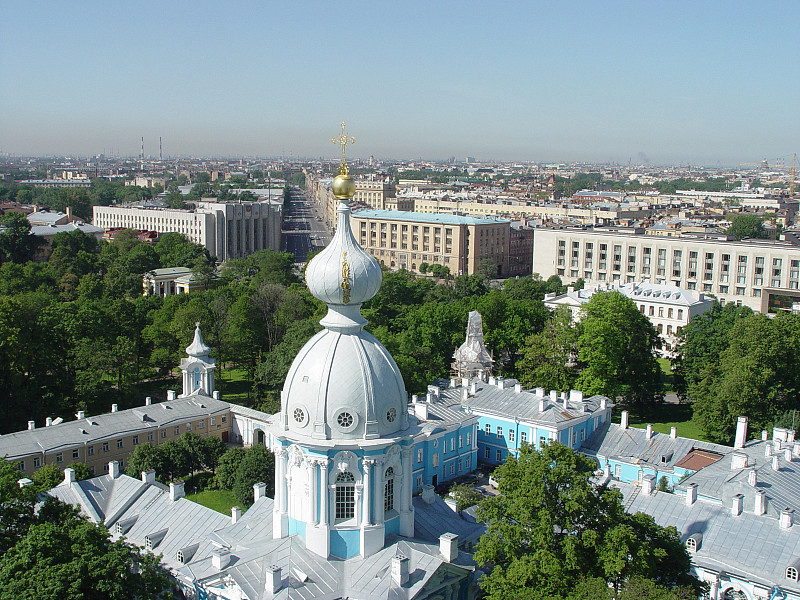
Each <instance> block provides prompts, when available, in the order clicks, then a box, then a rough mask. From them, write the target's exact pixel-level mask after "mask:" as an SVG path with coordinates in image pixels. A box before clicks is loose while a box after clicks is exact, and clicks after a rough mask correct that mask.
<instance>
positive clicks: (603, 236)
mask: <svg viewBox="0 0 800 600" xmlns="http://www.w3.org/2000/svg"><path fill="white" fill-rule="evenodd" d="M533 246H534V248H533V271H534V272H535V273H539V274H541V275H542V277H544V278H545V279H546V278H547V277H550V276H551V275H558V276H559V277H561V278H562V280H564V281H565V282H566V283H573V282H575V281H576V280H578V279H579V278H582V279H583V280H584V281H585V282H587V283H612V284H613V283H620V284H621V283H633V282H635V281H649V282H651V283H656V284H667V285H674V286H676V287H679V288H682V289H685V290H689V291H690V292H702V293H703V294H706V295H709V294H711V295H713V296H715V297H717V298H718V299H719V300H720V302H723V303H725V302H735V303H736V304H738V305H744V306H749V307H750V308H752V309H753V310H754V311H756V312H762V313H766V312H768V311H769V310H771V309H772V310H775V309H778V310H783V309H786V310H790V309H791V302H792V299H794V300H797V299H800V289H798V288H799V287H800V247H798V246H796V245H794V244H792V243H790V242H788V241H772V240H755V239H750V240H741V241H737V240H734V239H730V236H727V235H724V234H723V235H716V236H712V235H708V236H702V237H701V236H698V237H689V236H682V237H679V238H671V237H657V236H656V237H654V236H645V235H644V232H643V230H641V229H636V228H624V229H623V228H609V229H599V228H594V229H572V228H567V229H554V228H539V229H537V230H536V232H535V234H534V241H533Z"/></svg>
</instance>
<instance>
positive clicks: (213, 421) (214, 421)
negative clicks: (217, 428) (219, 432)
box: [211, 417, 217, 425]
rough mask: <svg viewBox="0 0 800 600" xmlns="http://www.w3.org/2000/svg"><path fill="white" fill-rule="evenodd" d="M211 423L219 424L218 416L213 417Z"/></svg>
mask: <svg viewBox="0 0 800 600" xmlns="http://www.w3.org/2000/svg"><path fill="white" fill-rule="evenodd" d="M211 424H212V425H216V424H217V417H211Z"/></svg>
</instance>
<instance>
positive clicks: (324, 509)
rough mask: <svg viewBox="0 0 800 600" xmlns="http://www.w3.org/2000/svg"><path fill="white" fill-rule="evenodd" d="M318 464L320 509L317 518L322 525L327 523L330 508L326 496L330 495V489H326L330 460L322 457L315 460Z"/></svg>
mask: <svg viewBox="0 0 800 600" xmlns="http://www.w3.org/2000/svg"><path fill="white" fill-rule="evenodd" d="M317 463H318V464H319V466H320V471H321V473H320V479H321V485H320V494H319V500H320V509H319V518H320V523H321V524H322V525H327V524H328V515H329V513H330V509H329V508H328V498H329V496H330V491H329V490H328V465H329V464H331V461H330V460H328V459H327V458H324V459H322V460H320V461H317Z"/></svg>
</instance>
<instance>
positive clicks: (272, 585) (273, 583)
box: [266, 565, 283, 596]
mask: <svg viewBox="0 0 800 600" xmlns="http://www.w3.org/2000/svg"><path fill="white" fill-rule="evenodd" d="M282 583H283V577H282V575H281V568H280V567H279V566H277V565H271V566H269V567H267V589H266V591H267V592H270V593H271V594H272V595H273V596H274V595H275V594H277V593H278V591H279V590H280V589H281V584H282Z"/></svg>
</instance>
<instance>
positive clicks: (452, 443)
mask: <svg viewBox="0 0 800 600" xmlns="http://www.w3.org/2000/svg"><path fill="white" fill-rule="evenodd" d="M455 449H456V438H454V437H451V438H450V452H455Z"/></svg>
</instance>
